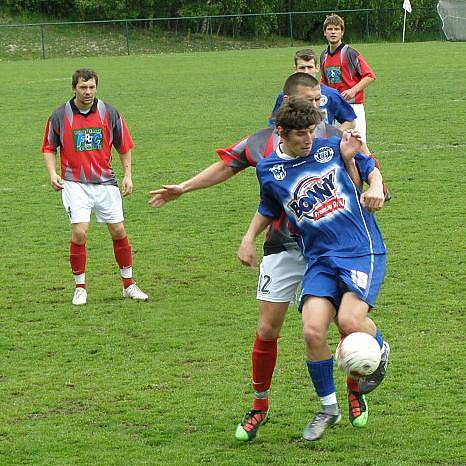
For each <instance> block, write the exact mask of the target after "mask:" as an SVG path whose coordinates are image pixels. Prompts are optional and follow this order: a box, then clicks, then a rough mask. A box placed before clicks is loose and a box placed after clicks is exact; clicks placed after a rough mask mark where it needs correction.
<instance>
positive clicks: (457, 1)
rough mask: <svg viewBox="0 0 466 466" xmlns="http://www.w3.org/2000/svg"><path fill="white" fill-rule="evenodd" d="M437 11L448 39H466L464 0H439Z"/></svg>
mask: <svg viewBox="0 0 466 466" xmlns="http://www.w3.org/2000/svg"><path fill="white" fill-rule="evenodd" d="M437 11H438V14H439V16H440V19H441V20H442V30H443V32H444V34H445V37H446V38H447V39H448V40H466V0H440V1H439V2H438V3H437Z"/></svg>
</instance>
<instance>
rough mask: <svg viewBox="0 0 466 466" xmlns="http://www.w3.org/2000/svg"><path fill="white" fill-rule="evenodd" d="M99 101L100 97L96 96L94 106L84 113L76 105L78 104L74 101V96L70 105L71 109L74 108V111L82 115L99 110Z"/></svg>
mask: <svg viewBox="0 0 466 466" xmlns="http://www.w3.org/2000/svg"><path fill="white" fill-rule="evenodd" d="M97 101H98V99H97V98H95V99H94V102H93V103H92V107H91V108H90V110H89V111H88V112H87V113H82V112H81V111H80V110H79V108H78V107H76V104H75V103H74V97H73V98H72V99H71V100H70V105H71V110H73V113H75V114H76V113H77V114H78V115H82V116H87V115H89V114H91V113H93V112H95V111H97Z"/></svg>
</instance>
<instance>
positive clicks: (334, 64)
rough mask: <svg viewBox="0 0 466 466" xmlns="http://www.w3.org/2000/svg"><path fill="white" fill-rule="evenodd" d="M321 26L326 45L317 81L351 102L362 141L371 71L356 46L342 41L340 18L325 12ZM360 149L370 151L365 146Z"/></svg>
mask: <svg viewBox="0 0 466 466" xmlns="http://www.w3.org/2000/svg"><path fill="white" fill-rule="evenodd" d="M323 28H324V36H325V38H326V39H327V42H328V47H327V49H326V50H324V51H323V52H322V54H321V56H320V70H321V76H322V77H321V82H322V83H323V84H326V85H328V86H330V87H333V88H334V89H336V90H337V91H338V92H339V93H340V94H341V96H342V97H343V98H344V99H345V100H346V101H347V102H349V103H350V104H351V106H352V107H353V110H354V111H355V113H356V116H357V118H356V130H357V131H359V133H360V134H361V137H362V140H363V142H364V144H366V114H365V111H364V89H365V88H366V87H367V86H369V85H370V84H372V82H374V80H375V73H374V72H373V71H372V69H371V67H370V66H369V65H368V64H367V63H366V61H365V60H364V59H363V58H362V56H361V54H360V53H359V52H358V51H357V50H355V49H353V48H352V47H350V46H349V45H347V44H344V43H343V34H344V32H345V22H344V21H343V18H341V17H340V16H338V15H335V14H333V15H330V16H327V18H326V19H325V21H324V26H323ZM363 149H364V152H365V153H367V154H368V155H369V154H370V152H369V150H368V149H367V147H363Z"/></svg>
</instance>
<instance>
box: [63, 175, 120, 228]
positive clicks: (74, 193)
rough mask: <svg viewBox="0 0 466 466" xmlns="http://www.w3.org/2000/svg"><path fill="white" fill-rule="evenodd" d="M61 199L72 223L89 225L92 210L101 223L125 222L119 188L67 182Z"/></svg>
mask: <svg viewBox="0 0 466 466" xmlns="http://www.w3.org/2000/svg"><path fill="white" fill-rule="evenodd" d="M61 198H62V201H63V206H64V207H65V210H66V212H67V214H68V216H69V218H70V223H89V222H90V221H91V211H92V210H93V211H94V213H95V216H96V218H97V221H98V222H99V223H120V222H122V221H123V220H124V219H123V203H122V201H121V194H120V190H119V189H118V187H117V186H111V185H106V184H92V183H77V182H74V181H66V180H65V182H64V187H63V190H62V192H61Z"/></svg>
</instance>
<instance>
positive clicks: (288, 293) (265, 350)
mask: <svg viewBox="0 0 466 466" xmlns="http://www.w3.org/2000/svg"><path fill="white" fill-rule="evenodd" d="M284 92H285V94H286V95H287V96H294V95H300V96H302V97H304V98H306V99H307V100H308V101H309V102H310V103H311V104H312V105H313V106H314V107H316V108H318V107H319V104H320V99H321V93H320V86H319V83H318V81H317V80H316V79H315V78H314V77H312V76H310V75H309V74H307V73H301V72H298V73H295V74H292V75H291V76H289V77H288V79H287V80H286V82H285V85H284ZM316 132H318V134H319V135H321V136H324V137H328V136H329V133H331V134H334V135H335V134H340V133H339V131H338V130H336V129H335V128H332V127H330V126H329V125H325V124H324V123H323V122H322V123H320V124H319V126H318V128H317V129H316ZM279 141H280V137H279V135H278V133H277V132H276V131H275V129H274V128H270V127H269V128H267V129H263V130H261V131H258V132H257V133H255V134H253V135H251V136H249V137H246V138H243V139H241V140H240V141H239V142H237V143H235V144H232V145H231V146H230V147H228V148H226V149H218V150H217V154H218V155H219V156H220V158H221V161H219V162H217V163H214V164H212V165H211V166H209V167H207V168H206V169H205V170H203V171H202V172H201V173H199V174H198V175H196V176H194V177H193V178H191V179H189V180H186V181H183V182H182V183H180V184H177V185H165V186H163V187H162V188H160V189H156V190H153V191H150V194H151V195H152V196H153V197H152V198H151V199H150V201H149V203H150V204H151V205H152V206H154V207H162V206H163V205H165V204H166V203H167V202H170V201H173V200H176V199H177V198H179V197H180V196H181V195H183V194H185V193H188V192H190V191H194V190H197V189H204V188H208V187H210V186H214V185H216V184H219V183H222V182H224V181H226V180H228V179H229V178H231V177H232V176H234V175H235V174H237V173H239V172H241V171H242V170H244V169H246V168H248V167H255V166H256V164H257V162H258V161H259V160H260V159H262V158H264V157H268V156H269V155H270V154H271V153H273V151H274V150H275V148H276V147H277V146H278V143H279ZM353 176H354V177H355V180H356V182H357V181H358V177H359V175H358V174H357V173H354V172H353ZM254 222H255V219H253V221H252V222H251V226H250V228H249V230H248V232H249V231H252V230H253V227H254V225H255V223H254ZM287 224H288V222H287V220H286V218H285V216H284V215H283V217H282V218H281V219H278V220H277V221H275V222H274V223H273V225H272V226H271V227H270V228H269V230H268V232H267V236H266V241H265V243H264V257H263V260H262V262H261V264H260V273H259V281H258V287H257V295H256V296H257V299H258V303H259V321H258V326H257V331H256V338H255V340H254V344H253V350H252V379H253V390H254V399H253V403H252V409H251V410H249V411H248V412H247V413H246V415H245V416H244V418H243V420H242V422H241V423H240V424H239V425H238V427H237V430H236V437H237V439H238V440H242V441H250V440H253V439H254V438H255V436H256V434H257V432H258V429H259V427H260V425H261V424H262V423H263V422H264V421H265V420H266V419H267V414H268V409H269V390H270V386H271V383H272V377H273V372H274V369H275V364H276V360H277V351H278V336H279V333H280V330H281V327H282V325H283V321H284V319H285V315H286V312H287V309H288V306H289V303H290V301H292V300H293V299H294V296H295V292H296V289H297V287H298V286H299V285H300V283H301V280H302V277H303V274H304V271H305V263H304V260H303V258H302V255H301V253H300V251H299V247H298V245H297V243H296V241H295V239H294V238H293V237H292V235H291V234H290V232H289V229H288V226H287ZM261 231H263V229H262V230H259V231H258V232H257V234H256V233H255V232H254V231H253V232H252V233H251V235H248V233H247V234H246V235H245V236H244V238H243V240H242V242H241V246H240V248H239V250H238V258H239V260H240V261H241V262H242V263H243V264H245V265H250V266H255V265H256V262H257V261H256V253H255V248H254V239H255V237H256V236H257V235H258V234H259V233H260V232H261ZM387 358H388V355H387ZM386 361H388V359H386ZM387 363H388V362H387ZM384 368H386V364H385V365H384ZM384 374H385V372H384ZM384 374H382V375H381V376H380V377H378V379H377V384H376V385H378V384H379V383H380V382H381V380H382V379H383V376H384ZM373 388H375V386H374V387H373Z"/></svg>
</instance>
